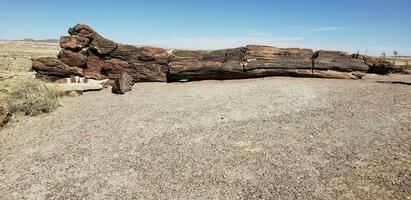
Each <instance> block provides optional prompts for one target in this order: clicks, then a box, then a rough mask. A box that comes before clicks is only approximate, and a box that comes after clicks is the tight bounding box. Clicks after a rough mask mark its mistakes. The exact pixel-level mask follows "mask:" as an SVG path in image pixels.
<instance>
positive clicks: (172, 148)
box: [0, 76, 411, 199]
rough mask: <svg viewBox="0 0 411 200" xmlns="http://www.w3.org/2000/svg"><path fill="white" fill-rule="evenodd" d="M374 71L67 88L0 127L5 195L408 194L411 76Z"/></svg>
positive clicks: (1, 192) (0, 191)
mask: <svg viewBox="0 0 411 200" xmlns="http://www.w3.org/2000/svg"><path fill="white" fill-rule="evenodd" d="M389 78H390V77H389ZM389 78H388V79H389ZM391 78H392V77H391ZM394 78H402V79H404V80H409V81H411V79H410V77H409V76H401V77H394ZM376 79H381V77H378V76H370V77H367V78H365V80H356V81H355V80H332V79H309V78H281V77H275V78H263V79H248V80H230V81H200V82H189V83H170V84H166V83H141V84H136V85H135V87H134V90H133V92H131V93H128V94H126V95H123V96H117V95H113V94H111V93H110V90H108V89H106V90H103V91H101V92H94V93H87V94H85V95H83V96H80V97H76V98H65V99H63V100H62V103H63V106H62V107H60V108H59V109H57V111H55V112H52V113H50V114H46V115H41V116H38V117H33V118H24V119H22V120H20V121H19V122H17V123H14V124H11V125H10V126H9V127H7V128H6V129H4V130H2V131H1V132H0V197H2V198H4V199H17V198H24V199H26V198H30V199H42V198H57V199H79V198H82V199H113V198H115V199H130V198H133V199H134V198H136V199H260V198H262V199H273V198H276V197H280V198H281V199H409V198H410V197H411V189H410V188H411V86H409V85H402V84H387V83H376V82H375V80H376ZM385 79H387V78H385Z"/></svg>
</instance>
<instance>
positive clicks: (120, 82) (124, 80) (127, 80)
mask: <svg viewBox="0 0 411 200" xmlns="http://www.w3.org/2000/svg"><path fill="white" fill-rule="evenodd" d="M133 85H134V82H133V77H131V76H130V75H129V74H128V73H127V72H123V73H121V74H120V75H119V76H118V77H117V79H116V80H115V82H114V85H113V87H112V89H111V92H113V93H114V94H125V93H126V92H130V91H131V90H132V89H133Z"/></svg>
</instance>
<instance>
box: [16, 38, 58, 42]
mask: <svg viewBox="0 0 411 200" xmlns="http://www.w3.org/2000/svg"><path fill="white" fill-rule="evenodd" d="M23 41H31V42H51V43H59V42H60V40H59V39H43V40H35V39H32V38H24V39H23Z"/></svg>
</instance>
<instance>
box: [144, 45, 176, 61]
mask: <svg viewBox="0 0 411 200" xmlns="http://www.w3.org/2000/svg"><path fill="white" fill-rule="evenodd" d="M168 56H169V55H168V53H167V51H166V50H164V49H161V48H156V47H141V48H138V60H139V61H141V62H150V64H167V63H168Z"/></svg>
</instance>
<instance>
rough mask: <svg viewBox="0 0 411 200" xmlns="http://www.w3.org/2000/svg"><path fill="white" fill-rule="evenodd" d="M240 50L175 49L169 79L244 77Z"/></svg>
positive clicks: (171, 59)
mask: <svg viewBox="0 0 411 200" xmlns="http://www.w3.org/2000/svg"><path fill="white" fill-rule="evenodd" d="M240 52H241V51H240V50H239V49H238V50H235V49H222V50H216V51H189V50H174V51H173V52H172V56H171V58H170V64H169V76H168V81H180V80H205V79H235V78H242V77H244V76H245V75H244V73H243V66H242V62H241V60H242V58H241V55H240Z"/></svg>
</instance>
